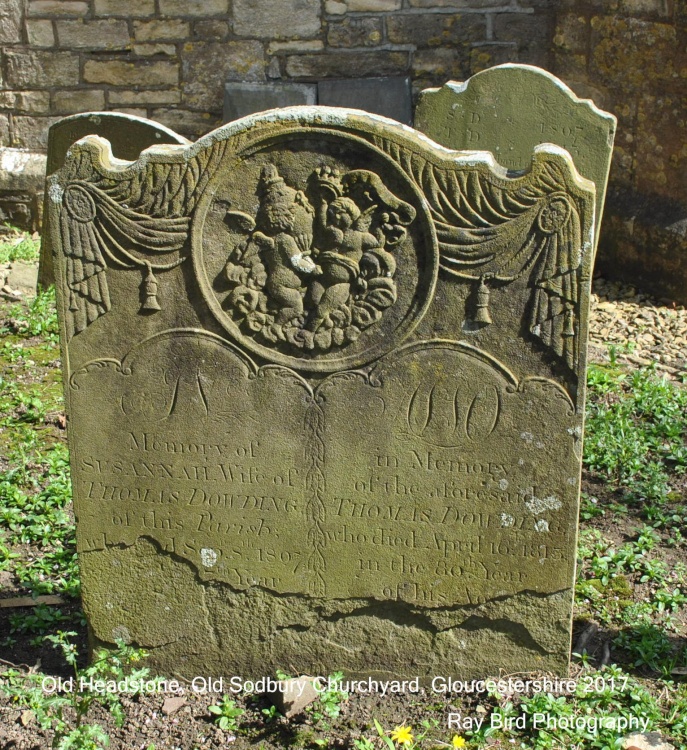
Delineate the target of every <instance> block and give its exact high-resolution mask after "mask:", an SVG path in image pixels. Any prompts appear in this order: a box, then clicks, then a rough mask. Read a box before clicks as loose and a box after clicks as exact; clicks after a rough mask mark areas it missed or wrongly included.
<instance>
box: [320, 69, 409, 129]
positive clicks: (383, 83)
mask: <svg viewBox="0 0 687 750" xmlns="http://www.w3.org/2000/svg"><path fill="white" fill-rule="evenodd" d="M317 97H318V99H317V101H318V104H321V105H323V106H326V107H345V108H347V109H362V110H363V111H365V112H371V113H372V114H375V115H382V116H383V117H390V118H391V119H392V120H398V122H402V123H403V124H404V125H412V122H413V105H412V87H411V84H410V78H408V77H407V76H384V77H381V78H342V79H338V78H329V79H325V80H323V81H320V82H319V83H318V84H317Z"/></svg>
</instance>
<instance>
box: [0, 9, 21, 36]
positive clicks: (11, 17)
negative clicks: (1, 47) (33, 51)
mask: <svg viewBox="0 0 687 750" xmlns="http://www.w3.org/2000/svg"><path fill="white" fill-rule="evenodd" d="M22 15H23V3H22V2H21V0H5V2H4V3H3V4H2V6H0V43H2V44H20V43H21V42H22V38H21V21H22Z"/></svg>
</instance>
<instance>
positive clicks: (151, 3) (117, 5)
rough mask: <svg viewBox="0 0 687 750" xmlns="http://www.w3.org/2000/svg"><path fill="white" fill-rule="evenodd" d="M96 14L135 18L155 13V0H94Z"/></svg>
mask: <svg viewBox="0 0 687 750" xmlns="http://www.w3.org/2000/svg"><path fill="white" fill-rule="evenodd" d="M94 9H95V15H96V16H122V17H123V18H137V17H139V18H140V17H141V16H153V15H155V0H95V6H94Z"/></svg>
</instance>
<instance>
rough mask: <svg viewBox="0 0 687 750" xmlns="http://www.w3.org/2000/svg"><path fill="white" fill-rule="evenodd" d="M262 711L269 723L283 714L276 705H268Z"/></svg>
mask: <svg viewBox="0 0 687 750" xmlns="http://www.w3.org/2000/svg"><path fill="white" fill-rule="evenodd" d="M260 713H261V714H262V715H263V716H264V717H265V721H266V722H267V723H268V724H269V723H270V722H272V721H274V720H275V719H278V718H279V717H280V716H281V714H280V713H279V711H277V707H276V706H275V705H271V706H268V707H267V708H263V709H262V710H261V711H260Z"/></svg>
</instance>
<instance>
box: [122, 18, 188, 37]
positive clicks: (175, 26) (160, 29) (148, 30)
mask: <svg viewBox="0 0 687 750" xmlns="http://www.w3.org/2000/svg"><path fill="white" fill-rule="evenodd" d="M190 33H191V25H190V24H189V23H188V22H187V21H177V20H160V21H134V37H135V38H136V41H137V42H158V41H165V40H174V39H183V40H185V39H187V38H188V37H189V36H190Z"/></svg>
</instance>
